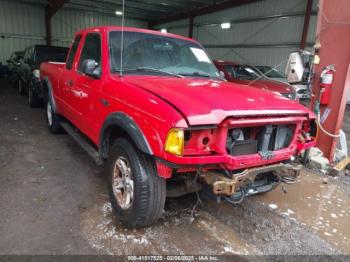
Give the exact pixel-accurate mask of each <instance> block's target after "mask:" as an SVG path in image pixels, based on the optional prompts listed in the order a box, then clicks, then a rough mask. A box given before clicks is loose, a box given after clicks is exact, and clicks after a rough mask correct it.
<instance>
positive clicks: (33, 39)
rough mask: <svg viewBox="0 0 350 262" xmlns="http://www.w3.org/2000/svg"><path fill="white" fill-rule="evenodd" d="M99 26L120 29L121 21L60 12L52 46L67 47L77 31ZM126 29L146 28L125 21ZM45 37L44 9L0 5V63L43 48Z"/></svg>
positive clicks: (86, 14)
mask: <svg viewBox="0 0 350 262" xmlns="http://www.w3.org/2000/svg"><path fill="white" fill-rule="evenodd" d="M98 25H120V18H117V17H112V16H103V15H95V14H91V13H86V12H79V11H72V10H65V9H62V10H60V11H58V12H57V14H55V15H54V16H53V18H52V34H53V35H52V38H53V40H54V41H53V44H54V45H60V46H68V45H69V44H70V41H71V39H72V38H73V35H74V32H75V31H76V30H79V29H82V28H86V27H91V26H98ZM126 25H128V26H134V27H146V26H147V24H146V23H144V22H142V21H137V20H126ZM45 34H46V32H45V11H44V8H43V7H41V6H32V5H24V4H19V3H14V1H13V2H10V1H0V36H1V37H0V62H2V63H5V61H6V59H8V57H9V56H10V54H11V53H12V52H14V51H18V50H23V49H24V48H26V47H27V46H30V45H34V44H45Z"/></svg>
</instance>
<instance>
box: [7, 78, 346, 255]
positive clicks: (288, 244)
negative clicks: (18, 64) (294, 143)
mask: <svg viewBox="0 0 350 262" xmlns="http://www.w3.org/2000/svg"><path fill="white" fill-rule="evenodd" d="M349 117H350V111H349V110H348V111H347V119H349ZM347 123H349V122H347ZM347 128H349V126H347ZM344 130H347V131H348V132H349V129H346V128H345V127H344ZM349 137H350V135H348V138H349ZM344 179H345V180H341V181H340V180H339V179H330V180H329V182H328V184H323V183H322V177H321V176H320V175H317V174H312V173H308V172H306V171H305V172H304V173H303V176H302V177H301V178H300V180H299V182H298V183H297V184H295V185H291V186H288V187H287V190H288V193H287V194H285V193H282V190H281V188H277V189H276V190H275V191H273V192H270V193H267V194H264V195H260V196H254V197H251V198H248V199H246V201H244V202H243V203H242V204H240V205H235V206H232V205H229V204H217V203H213V202H210V201H209V202H207V201H203V202H204V206H198V207H197V208H194V206H195V204H196V203H197V198H196V196H187V197H182V198H179V199H172V200H167V203H166V208H165V212H164V215H163V217H162V219H161V220H160V221H159V222H158V223H157V224H155V225H154V226H152V227H150V228H147V229H142V230H126V229H124V228H122V227H121V225H120V224H119V223H118V222H117V220H116V218H115V217H114V216H113V215H112V213H111V207H110V204H109V201H108V196H107V190H106V189H107V184H106V180H105V177H104V175H103V168H99V167H97V166H96V165H95V164H94V162H93V161H92V160H91V159H90V158H89V157H88V156H87V154H85V152H83V151H82V150H81V149H80V148H79V146H78V145H76V143H75V142H74V141H73V140H72V139H71V138H70V137H69V136H68V135H58V136H53V135H51V134H49V133H48V131H47V130H46V125H45V121H44V113H43V109H41V108H39V109H30V108H29V106H28V104H27V99H26V98H25V97H21V96H18V95H17V94H16V90H14V89H11V88H9V87H8V85H7V83H6V82H4V81H0V192H1V197H0V221H1V222H0V236H1V237H0V254H144V255H145V254H211V255H221V254H273V255H274V254H327V255H331V254H350V242H349V241H350V218H349V216H350V214H349V205H350V192H349V184H350V182H349V181H348V180H347V178H344Z"/></svg>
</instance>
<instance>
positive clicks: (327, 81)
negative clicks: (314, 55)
mask: <svg viewBox="0 0 350 262" xmlns="http://www.w3.org/2000/svg"><path fill="white" fill-rule="evenodd" d="M334 73H335V66H334V65H329V66H327V67H326V68H325V69H323V71H322V73H321V81H320V104H321V105H328V104H329V100H330V97H331V89H332V86H333V80H334Z"/></svg>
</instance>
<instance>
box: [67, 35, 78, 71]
mask: <svg viewBox="0 0 350 262" xmlns="http://www.w3.org/2000/svg"><path fill="white" fill-rule="evenodd" d="M80 40H81V35H78V36H76V37H75V39H74V42H73V44H72V47H71V49H70V52H69V55H68V58H67V63H66V68H67V69H68V70H71V69H72V66H73V61H74V57H75V54H76V53H77V50H78V46H79V43H80Z"/></svg>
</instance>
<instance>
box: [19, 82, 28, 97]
mask: <svg viewBox="0 0 350 262" xmlns="http://www.w3.org/2000/svg"><path fill="white" fill-rule="evenodd" d="M18 94H19V95H21V96H24V95H25V94H26V90H25V87H24V83H23V81H22V80H21V79H20V78H18Z"/></svg>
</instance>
